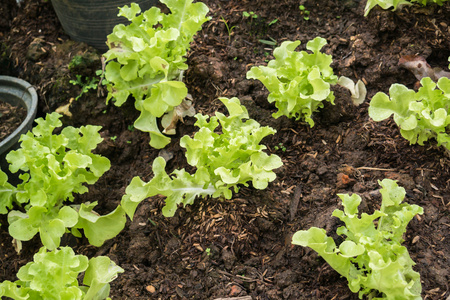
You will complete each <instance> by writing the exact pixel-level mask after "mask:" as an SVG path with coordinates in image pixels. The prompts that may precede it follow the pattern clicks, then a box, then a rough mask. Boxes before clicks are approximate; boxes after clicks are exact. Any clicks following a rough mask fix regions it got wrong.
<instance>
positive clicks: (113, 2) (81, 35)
mask: <svg viewBox="0 0 450 300" xmlns="http://www.w3.org/2000/svg"><path fill="white" fill-rule="evenodd" d="M131 2H134V3H137V4H139V6H140V7H141V11H142V12H144V11H146V10H147V9H149V8H150V7H152V6H154V5H155V4H156V3H158V1H157V0H137V1H126V0H52V5H53V8H54V9H55V12H56V14H57V16H58V19H59V21H60V22H61V25H62V27H63V28H64V31H65V32H66V33H67V34H68V35H69V36H70V38H71V39H72V40H74V41H77V42H85V43H86V44H88V45H91V46H93V47H95V48H96V49H98V50H100V51H101V52H106V51H107V50H108V47H107V46H106V37H107V36H108V35H109V34H110V33H111V32H112V30H113V28H114V26H115V25H117V24H119V23H124V24H127V22H128V20H127V19H125V18H124V17H118V16H117V14H118V13H119V9H118V7H122V6H124V5H128V6H129V5H130V3H131Z"/></svg>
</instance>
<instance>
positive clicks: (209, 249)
mask: <svg viewBox="0 0 450 300" xmlns="http://www.w3.org/2000/svg"><path fill="white" fill-rule="evenodd" d="M205 253H206V255H207V256H210V255H211V248H206V249H205Z"/></svg>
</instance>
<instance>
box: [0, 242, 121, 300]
mask: <svg viewBox="0 0 450 300" xmlns="http://www.w3.org/2000/svg"><path fill="white" fill-rule="evenodd" d="M123 271H124V270H123V269H122V268H121V267H119V266H117V265H116V264H115V263H114V262H112V261H111V260H110V259H109V258H108V257H106V256H99V257H95V258H92V259H90V260H88V258H87V257H86V256H84V255H75V253H74V252H73V250H72V248H70V247H62V248H61V249H59V250H54V251H52V252H48V251H47V249H45V247H42V248H41V249H40V250H39V252H38V253H36V254H35V255H34V260H33V262H29V263H27V264H26V265H25V266H23V267H21V268H20V269H19V272H18V273H17V277H18V278H19V280H17V281H15V282H11V281H3V282H2V283H0V298H2V297H9V298H12V299H15V300H25V299H46V300H69V299H71V300H94V299H99V300H100V299H110V298H109V297H108V296H109V292H110V285H109V283H110V282H111V281H113V280H114V279H115V278H116V277H117V275H118V273H123ZM82 272H85V273H84V278H83V284H84V286H79V284H78V275H79V274H80V273H82Z"/></svg>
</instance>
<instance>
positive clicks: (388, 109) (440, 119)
mask: <svg viewBox="0 0 450 300" xmlns="http://www.w3.org/2000/svg"><path fill="white" fill-rule="evenodd" d="M420 83H421V84H422V86H421V87H420V88H419V90H418V92H417V93H416V92H415V91H413V90H411V89H408V88H407V87H405V86H404V85H401V84H393V85H392V86H391V87H390V89H389V94H390V96H388V95H386V94H384V93H382V92H379V93H377V94H376V95H375V96H373V98H372V100H371V101H370V107H369V116H370V117H371V118H372V119H373V120H374V121H382V120H384V119H387V118H389V117H390V116H391V115H394V121H395V123H396V124H397V125H398V126H399V127H400V133H401V135H402V136H403V137H404V138H405V139H407V140H408V141H409V142H410V144H415V143H418V144H419V145H423V143H424V142H425V141H427V140H428V139H430V138H434V139H436V140H437V142H438V145H439V146H440V145H443V146H444V147H445V148H447V149H449V150H450V135H449V134H448V133H447V130H448V129H449V128H450V127H449V125H450V116H449V109H450V79H449V78H446V77H442V78H440V79H439V80H438V82H437V83H435V82H433V81H432V80H431V79H430V78H428V77H425V78H423V79H422V80H421V81H420Z"/></svg>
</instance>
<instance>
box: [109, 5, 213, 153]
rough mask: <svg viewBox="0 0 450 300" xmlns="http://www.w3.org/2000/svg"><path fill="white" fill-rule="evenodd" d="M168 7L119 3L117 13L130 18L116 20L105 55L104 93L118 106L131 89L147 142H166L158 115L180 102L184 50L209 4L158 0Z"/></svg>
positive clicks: (183, 92)
mask: <svg viewBox="0 0 450 300" xmlns="http://www.w3.org/2000/svg"><path fill="white" fill-rule="evenodd" d="M161 2H162V3H164V4H166V6H167V7H168V8H169V9H170V12H171V13H170V14H167V15H166V14H164V13H162V12H161V10H160V9H159V8H157V7H152V8H150V9H149V10H147V11H145V12H144V13H142V14H141V13H140V12H141V9H140V7H139V5H137V4H135V3H131V5H130V7H129V6H124V7H122V8H120V13H119V16H123V17H125V18H127V19H128V20H129V21H130V22H131V24H129V25H124V24H119V25H117V26H115V27H114V30H113V33H112V34H110V35H109V36H108V41H107V44H108V47H109V48H110V50H109V51H108V52H106V53H105V54H104V56H105V58H106V59H107V60H108V61H109V62H108V64H107V65H106V68H105V78H106V80H108V81H109V83H108V84H107V88H108V92H109V93H108V98H107V100H110V99H111V98H114V99H115V105H117V106H121V105H122V104H123V103H124V102H125V101H127V99H128V97H129V96H130V95H131V96H133V98H134V99H135V107H136V109H137V110H139V111H140V112H141V114H140V116H139V118H138V119H137V120H136V122H135V123H134V127H136V128H137V129H139V130H141V131H145V132H149V133H150V138H151V140H150V145H151V146H152V147H155V148H164V146H166V145H167V144H168V143H169V142H170V138H169V137H167V136H165V135H164V134H163V133H162V132H161V131H160V130H159V129H158V124H157V118H160V117H162V116H163V115H164V114H165V113H168V112H170V111H172V110H173V109H174V107H176V106H178V105H180V104H181V103H182V101H183V99H184V98H185V97H186V96H187V88H186V86H185V84H184V83H183V82H182V77H183V71H184V70H186V69H187V67H188V66H187V65H186V63H185V61H186V58H185V56H186V53H187V50H188V49H189V48H190V45H189V44H190V42H192V40H193V37H194V35H195V34H196V33H197V31H199V30H200V29H201V26H202V24H203V23H204V22H206V21H207V20H209V18H208V17H206V14H207V13H208V11H209V10H208V7H207V6H206V5H205V4H203V3H201V2H197V3H192V0H161Z"/></svg>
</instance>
